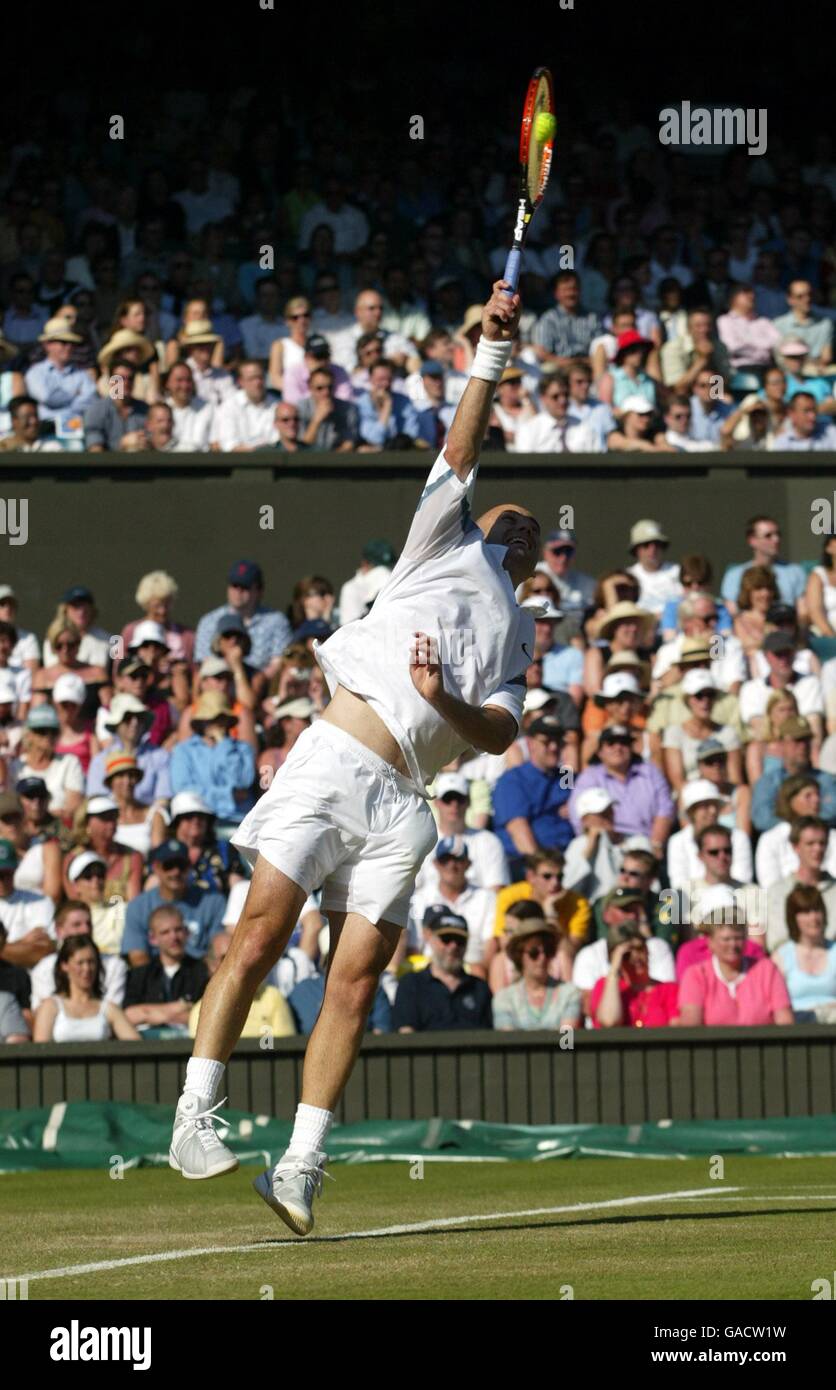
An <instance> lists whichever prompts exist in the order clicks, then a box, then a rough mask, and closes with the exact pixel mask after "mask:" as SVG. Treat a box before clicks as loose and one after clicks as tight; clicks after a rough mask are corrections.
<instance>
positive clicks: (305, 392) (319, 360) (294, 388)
mask: <svg viewBox="0 0 836 1390" xmlns="http://www.w3.org/2000/svg"><path fill="white" fill-rule="evenodd" d="M322 366H327V367H330V369H331V371H332V373H333V376H334V396H335V397H336V399H337V400H338V401H353V400H354V391H353V388H352V385H351V381H350V380H349V376H348V372H347V371H345V370H344V368H343V367H338V366H337V364H336V362H332V361H331V347H330V344H329V342H328V339H327V338H326V337H325V335H324V334H323V333H312V334H311V335H310V337H309V338H308V339H307V340H306V342H305V356H304V358H303V360H302V361H301V362H293V363H292V364H290V365H289V366H287V367H286V368H285V372H284V377H283V389H282V400H283V401H287V402H288V404H289V405H298V404H299V402H300V401H306V400H307V399H308V397H309V396H310V394H311V393H310V391H309V389H308V378H309V377H310V374H311V372H312V371H315V370H316V368H317V367H322Z"/></svg>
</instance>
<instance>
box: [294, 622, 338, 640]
mask: <svg viewBox="0 0 836 1390" xmlns="http://www.w3.org/2000/svg"><path fill="white" fill-rule="evenodd" d="M334 631H335V629H334V628H333V627H332V626H331V624H330V623H326V621H325V619H324V618H306V620H305V622H303V623H300V624H299V626H298V627H297V629H296V631H295V632H294V634H293V637H292V639H291V640H292V641H294V642H306V641H307V640H308V638H309V637H318V638H319V639H320V641H322V642H324V641H325V640H326V638H328V637H330V636H331V634H332V632H334Z"/></svg>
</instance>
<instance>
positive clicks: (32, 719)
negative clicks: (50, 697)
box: [26, 705, 60, 729]
mask: <svg viewBox="0 0 836 1390" xmlns="http://www.w3.org/2000/svg"><path fill="white" fill-rule="evenodd" d="M26 727H27V729H58V728H59V727H60V725H59V723H58V715H57V714H56V713H55V710H54V709H53V708H52V705H36V706H35V708H34V709H30V711H29V713H28V715H27V716H26Z"/></svg>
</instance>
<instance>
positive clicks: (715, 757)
mask: <svg viewBox="0 0 836 1390" xmlns="http://www.w3.org/2000/svg"><path fill="white" fill-rule="evenodd" d="M725 761H726V755H725V753H712V755H711V757H710V758H701V759H700V762H701V763H702V764H703V766H704V767H722V766H723V764H724V763H725Z"/></svg>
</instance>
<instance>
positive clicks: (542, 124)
mask: <svg viewBox="0 0 836 1390" xmlns="http://www.w3.org/2000/svg"><path fill="white" fill-rule="evenodd" d="M556 129H557V121H556V120H555V118H554V116H553V115H552V114H551V112H550V111H541V112H540V114H539V116H538V117H537V120H536V121H535V122H534V134H535V135H536V136H537V139H538V140H539V142H540V144H541V145H545V143H546V141H547V140H551V138H552V136H553V135H554V132H555V130H556Z"/></svg>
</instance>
